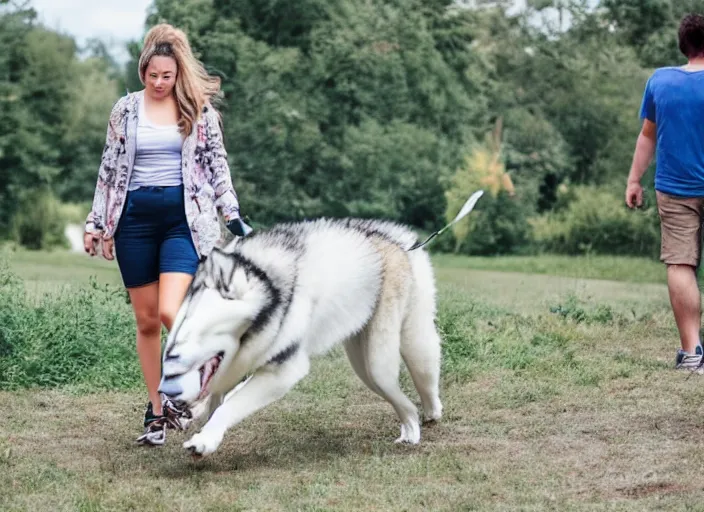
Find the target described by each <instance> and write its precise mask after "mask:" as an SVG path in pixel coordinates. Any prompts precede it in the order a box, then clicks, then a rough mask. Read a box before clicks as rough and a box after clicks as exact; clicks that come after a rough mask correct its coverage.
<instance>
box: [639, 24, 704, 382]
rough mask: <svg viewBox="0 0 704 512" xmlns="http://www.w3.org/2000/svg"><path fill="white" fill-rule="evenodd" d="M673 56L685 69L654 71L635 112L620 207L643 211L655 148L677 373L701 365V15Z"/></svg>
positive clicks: (683, 31) (683, 28)
mask: <svg viewBox="0 0 704 512" xmlns="http://www.w3.org/2000/svg"><path fill="white" fill-rule="evenodd" d="M678 37H679V49H680V51H681V52H682V53H683V54H684V55H685V56H686V57H687V59H688V62H687V64H686V65H684V66H682V67H674V66H673V67H664V68H659V69H657V70H656V71H655V72H654V73H653V75H652V76H651V77H650V78H649V79H648V82H647V84H646V87H645V92H644V95H643V102H642V106H641V111H640V115H641V119H643V127H642V129H641V132H640V135H639V136H638V140H637V142H636V148H635V154H634V156H633V163H632V165H631V170H630V173H629V174H628V181H627V185H626V204H627V205H628V206H629V207H630V208H634V207H636V206H641V205H642V202H643V188H642V187H641V184H640V181H641V178H642V177H643V174H645V172H646V170H647V168H648V166H649V165H650V163H651V161H652V159H653V156H654V154H655V148H656V146H657V159H656V162H655V191H656V195H657V205H658V213H659V216H660V225H661V231H662V237H661V248H660V251H661V252H660V259H661V261H663V262H664V263H665V264H666V265H667V285H668V290H669V295H670V303H671V304H672V310H673V313H674V317H675V322H676V324H677V329H678V330H679V334H680V343H681V345H682V346H681V348H680V349H679V350H678V351H677V356H676V359H675V366H676V368H681V369H687V370H695V369H698V368H704V366H703V365H702V345H701V340H700V339H699V329H700V325H701V309H700V306H701V300H700V294H699V287H698V284H697V277H696V270H697V269H698V267H699V263H700V260H701V237H702V232H701V227H702V220H703V216H702V214H703V210H704V16H700V15H696V14H690V15H687V16H685V17H684V18H683V19H682V21H681V23H680V27H679V31H678Z"/></svg>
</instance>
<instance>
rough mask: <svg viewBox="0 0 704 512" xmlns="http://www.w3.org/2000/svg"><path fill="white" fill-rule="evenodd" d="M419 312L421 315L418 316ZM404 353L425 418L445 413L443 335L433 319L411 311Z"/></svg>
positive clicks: (405, 334) (404, 341)
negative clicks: (441, 339)
mask: <svg viewBox="0 0 704 512" xmlns="http://www.w3.org/2000/svg"><path fill="white" fill-rule="evenodd" d="M416 314H418V315H419V316H415V315H416ZM401 355H402V357H403V360H404V362H405V363H406V367H407V368H408V373H410V374H411V379H412V380H413V384H414V385H415V388H416V390H417V391H418V394H419V395H420V400H421V403H422V404H423V413H424V420H425V421H437V420H439V419H440V418H441V417H442V402H441V401H440V359H441V346H440V336H439V335H438V332H437V330H436V329H435V325H434V323H433V321H432V319H431V320H428V319H427V318H423V315H421V314H420V312H418V313H416V312H411V313H410V314H409V317H408V318H407V319H406V321H405V322H404V326H403V334H402V341H401Z"/></svg>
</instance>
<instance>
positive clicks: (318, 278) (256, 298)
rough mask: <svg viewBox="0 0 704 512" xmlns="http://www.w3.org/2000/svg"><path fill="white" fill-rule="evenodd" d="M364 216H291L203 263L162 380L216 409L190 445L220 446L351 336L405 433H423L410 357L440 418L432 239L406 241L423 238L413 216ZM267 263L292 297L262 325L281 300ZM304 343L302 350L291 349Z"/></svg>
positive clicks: (196, 448)
mask: <svg viewBox="0 0 704 512" xmlns="http://www.w3.org/2000/svg"><path fill="white" fill-rule="evenodd" d="M352 222H353V226H352V227H348V226H346V225H345V223H344V222H343V221H331V220H318V221H314V222H308V223H300V224H297V225H284V226H280V227H278V228H277V229H274V230H272V231H270V232H263V233H257V234H256V235H252V236H251V237H248V238H245V239H242V240H239V239H238V240H235V241H233V242H232V243H231V244H230V245H229V246H227V247H226V248H225V249H224V250H223V251H221V250H219V249H215V250H214V251H213V253H211V256H209V258H208V261H206V262H205V263H202V264H201V268H199V273H198V274H197V275H196V279H195V281H199V282H200V281H202V282H203V283H205V288H203V289H201V291H200V293H196V294H195V295H194V296H193V297H195V298H191V297H187V298H186V300H185V301H184V304H183V305H182V307H181V309H180V310H179V314H178V316H177V321H176V323H175V326H174V329H172V331H171V333H170V334H169V338H168V340H167V347H166V351H165V360H164V375H165V378H164V379H163V380H162V386H161V388H160V389H161V390H162V391H163V392H165V393H166V394H168V395H170V396H171V398H172V399H174V400H178V401H181V402H185V403H186V405H187V406H188V407H189V408H190V409H191V411H192V412H193V414H194V416H198V415H202V416H205V415H206V413H207V414H209V415H210V417H209V419H208V421H207V422H206V423H205V425H204V426H203V428H202V430H201V431H200V432H199V433H197V434H195V435H194V436H193V437H192V438H191V439H190V440H189V441H187V442H186V443H184V447H185V448H186V449H188V450H190V451H191V452H192V453H195V454H198V455H208V454H210V453H213V452H214V451H215V450H217V448H218V446H219V445H220V443H221V442H222V439H223V437H224V435H225V432H226V431H227V430H228V429H229V428H231V427H233V426H234V425H236V424H238V423H239V422H240V421H242V420H243V419H245V418H246V417H248V416H249V415H251V414H253V413H254V412H256V411H258V410H260V409H262V408H263V407H266V406H267V405H269V404H270V403H272V402H274V401H276V400H278V399H280V398H282V397H283V396H284V395H285V394H286V393H287V392H288V391H289V390H290V389H291V388H292V387H293V386H294V385H295V384H296V383H297V382H299V381H300V380H301V379H302V378H304V377H305V376H306V375H307V373H308V371H309V367H310V357H314V356H316V355H319V354H323V353H325V352H327V351H329V350H330V349H331V348H332V347H334V346H336V345H343V346H344V348H345V350H346V353H347V355H348V358H349V360H350V363H351V364H352V367H353V369H354V370H355V372H356V373H357V375H358V376H359V377H360V379H361V380H362V381H363V382H364V383H365V384H366V385H367V386H368V387H369V388H370V389H371V390H372V391H374V392H375V393H377V394H378V395H379V396H381V397H383V398H384V399H385V400H387V401H388V402H389V403H390V404H391V405H392V406H393V407H394V409H395V411H396V413H397V415H398V416H399V419H400V420H401V435H400V437H399V438H398V439H397V442H404V443H411V444H416V443H418V442H419V441H420V422H419V416H418V411H417V409H416V407H415V405H414V404H413V402H411V401H410V400H409V399H408V397H407V396H406V395H405V394H404V393H403V391H402V390H401V388H400V387H399V382H398V377H399V371H400V363H401V359H403V360H404V362H405V364H406V366H407V367H408V369H409V372H410V374H411V377H412V380H413V382H414V384H415V387H416V389H417V391H418V392H419V395H420V399H421V403H422V406H423V410H424V412H425V417H426V419H427V420H438V419H440V417H441V416H442V404H441V402H440V397H439V377H440V337H439V335H438V333H437V330H436V328H435V323H434V319H435V311H436V309H435V308H436V307H435V301H436V299H435V282H434V277H433V270H432V266H431V263H430V259H429V257H428V255H427V253H425V252H424V251H423V250H421V249H417V250H413V251H407V250H406V249H408V248H409V247H411V246H412V245H413V243H415V242H416V237H415V235H414V234H413V233H412V232H411V231H410V230H407V229H406V228H405V227H403V226H398V225H395V224H391V223H387V222H380V221H365V222H361V221H352ZM355 223H356V224H355ZM230 254H234V255H236V256H237V257H238V258H240V260H235V259H232V258H231V257H230V256H229V255H230ZM237 261H240V262H241V261H249V262H251V263H253V264H254V265H255V266H256V267H257V268H258V269H260V270H258V271H253V270H252V268H250V267H251V265H250V267H248V266H247V264H245V263H242V264H240V263H237ZM262 273H263V274H264V275H265V276H266V279H267V280H269V281H270V282H271V283H272V285H273V287H274V288H276V289H277V290H279V291H280V292H281V293H280V295H281V305H280V307H278V308H274V309H273V310H272V311H271V312H270V314H269V315H268V318H267V320H266V321H265V322H263V323H262V325H260V326H259V330H258V331H257V332H256V333H254V334H253V332H254V329H255V325H256V322H257V320H256V319H257V315H259V314H260V313H261V312H262V311H267V307H270V305H271V304H272V303H273V301H274V296H273V295H272V293H271V291H270V289H269V288H268V287H267V285H266V282H265V280H263V279H262V277H261V274H262ZM223 276H224V277H223ZM222 279H225V281H224V282H223V280H222ZM195 281H194V282H195ZM295 344H297V345H298V346H297V350H295V351H294V352H289V353H288V357H287V358H285V357H283V356H281V354H282V352H285V351H286V349H287V348H289V347H291V346H292V345H295ZM218 353H224V357H223V360H222V363H221V365H220V369H219V371H218V372H217V373H216V374H215V376H214V377H213V379H212V381H211V382H210V386H209V392H210V395H209V396H208V397H206V398H205V399H203V400H200V401H198V400H196V399H195V397H197V395H198V394H199V393H200V388H199V386H200V377H199V376H198V375H199V373H198V371H199V368H200V367H201V366H202V365H203V363H204V362H206V361H208V360H209V359H210V358H212V357H213V356H214V355H216V354H218ZM277 355H280V357H279V359H278V361H277V360H274V361H272V359H275V358H276V356H277ZM248 374H251V377H250V379H249V380H248V381H247V382H246V383H245V384H239V387H238V388H237V389H235V388H236V386H238V383H240V382H241V381H242V379H243V377H245V376H246V375H248ZM195 376H198V377H197V378H196V377H195ZM223 397H224V398H223Z"/></svg>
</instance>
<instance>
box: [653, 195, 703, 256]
mask: <svg viewBox="0 0 704 512" xmlns="http://www.w3.org/2000/svg"><path fill="white" fill-rule="evenodd" d="M656 197H657V203H658V214H659V215H660V231H661V238H660V261H662V262H664V263H666V264H667V265H690V266H692V267H698V266H699V261H700V258H701V247H702V243H701V241H702V220H703V218H702V211H703V209H704V197H677V196H671V195H668V194H665V193H663V192H659V191H656Z"/></svg>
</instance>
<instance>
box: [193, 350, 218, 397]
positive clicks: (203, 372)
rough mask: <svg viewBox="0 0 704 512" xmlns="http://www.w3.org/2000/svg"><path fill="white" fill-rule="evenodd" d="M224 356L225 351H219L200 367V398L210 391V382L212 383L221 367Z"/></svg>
mask: <svg viewBox="0 0 704 512" xmlns="http://www.w3.org/2000/svg"><path fill="white" fill-rule="evenodd" d="M224 356H225V353H224V352H218V354H217V355H216V356H215V357H211V358H210V359H208V360H207V361H206V362H205V364H203V366H201V367H200V394H199V395H198V399H201V398H203V397H204V396H205V395H206V394H207V393H208V384H210V381H211V380H212V378H213V376H214V375H215V373H216V372H217V371H218V368H220V363H221V362H222V358H223V357H224Z"/></svg>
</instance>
